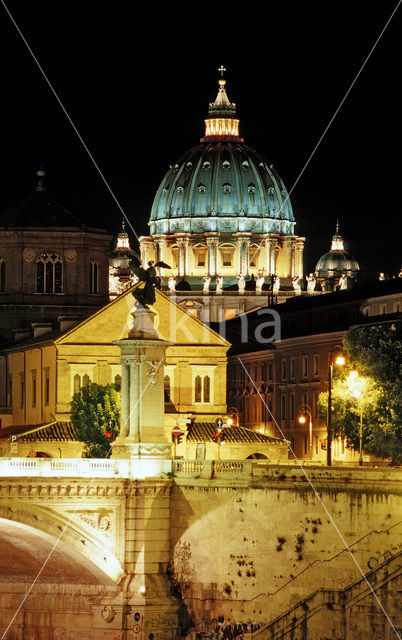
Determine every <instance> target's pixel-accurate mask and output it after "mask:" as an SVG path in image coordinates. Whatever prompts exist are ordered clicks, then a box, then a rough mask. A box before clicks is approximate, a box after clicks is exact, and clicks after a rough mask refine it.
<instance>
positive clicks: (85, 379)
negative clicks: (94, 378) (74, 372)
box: [82, 374, 91, 387]
mask: <svg viewBox="0 0 402 640" xmlns="http://www.w3.org/2000/svg"><path fill="white" fill-rule="evenodd" d="M90 382H91V380H90V378H89V376H88V375H87V374H85V375H84V376H82V386H83V387H86V386H87V385H88V384H89V383H90Z"/></svg>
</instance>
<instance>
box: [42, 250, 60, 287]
mask: <svg viewBox="0 0 402 640" xmlns="http://www.w3.org/2000/svg"><path fill="white" fill-rule="evenodd" d="M36 292H37V293H62V292H63V263H62V261H61V258H59V256H58V255H56V254H55V253H47V252H45V253H42V254H41V255H40V256H39V258H38V259H37V261H36Z"/></svg>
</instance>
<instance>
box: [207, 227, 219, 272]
mask: <svg viewBox="0 0 402 640" xmlns="http://www.w3.org/2000/svg"><path fill="white" fill-rule="evenodd" d="M206 243H207V257H208V274H209V275H210V276H215V275H216V274H217V271H218V244H219V238H218V237H217V235H215V234H214V235H213V236H212V235H208V236H206Z"/></svg>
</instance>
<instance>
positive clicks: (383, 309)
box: [380, 304, 387, 316]
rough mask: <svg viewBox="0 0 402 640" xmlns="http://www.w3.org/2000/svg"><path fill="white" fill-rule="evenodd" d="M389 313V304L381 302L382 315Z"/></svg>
mask: <svg viewBox="0 0 402 640" xmlns="http://www.w3.org/2000/svg"><path fill="white" fill-rule="evenodd" d="M386 313H387V305H386V304H380V315H381V316H385V315H386Z"/></svg>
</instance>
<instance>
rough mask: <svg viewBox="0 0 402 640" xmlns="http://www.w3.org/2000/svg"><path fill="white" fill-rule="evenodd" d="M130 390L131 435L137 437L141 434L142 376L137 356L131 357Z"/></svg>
mask: <svg viewBox="0 0 402 640" xmlns="http://www.w3.org/2000/svg"><path fill="white" fill-rule="evenodd" d="M129 362H130V364H129V367H130V392H129V411H130V415H129V425H130V430H129V437H130V438H135V437H137V436H138V435H139V429H140V421H139V406H138V405H139V384H140V377H139V374H138V365H139V363H138V362H137V360H136V359H135V358H132V359H131V358H130V361H129Z"/></svg>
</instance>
